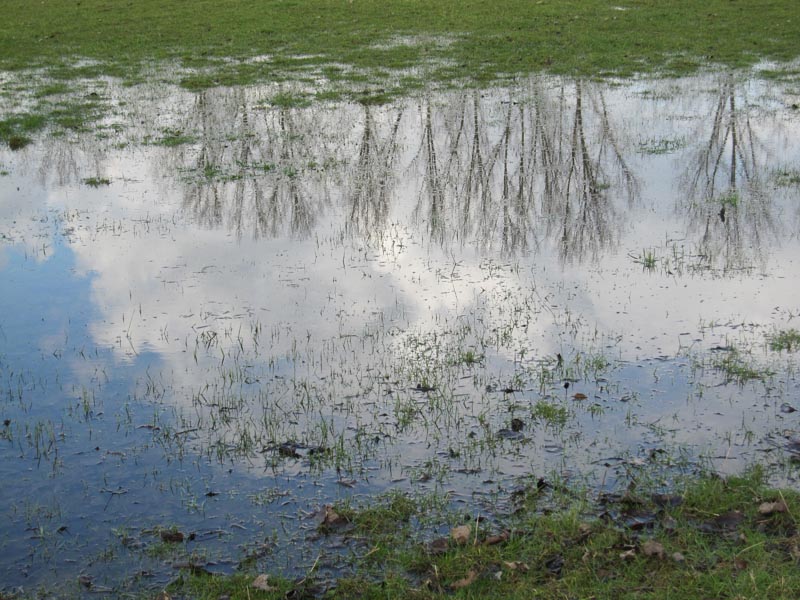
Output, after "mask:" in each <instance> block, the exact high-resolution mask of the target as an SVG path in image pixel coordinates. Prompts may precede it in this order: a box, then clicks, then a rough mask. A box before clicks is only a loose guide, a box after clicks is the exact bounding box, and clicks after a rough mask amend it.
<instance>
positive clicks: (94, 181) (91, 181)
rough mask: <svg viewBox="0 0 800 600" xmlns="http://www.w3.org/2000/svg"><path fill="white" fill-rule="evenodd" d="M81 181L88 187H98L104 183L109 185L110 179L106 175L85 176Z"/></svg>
mask: <svg viewBox="0 0 800 600" xmlns="http://www.w3.org/2000/svg"><path fill="white" fill-rule="evenodd" d="M83 183H84V184H86V185H88V186H89V187H93V188H98V187H101V186H104V185H111V180H110V179H108V178H106V177H86V178H85V179H84V180H83Z"/></svg>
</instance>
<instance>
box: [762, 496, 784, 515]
mask: <svg viewBox="0 0 800 600" xmlns="http://www.w3.org/2000/svg"><path fill="white" fill-rule="evenodd" d="M788 510H789V507H788V506H786V502H785V501H783V500H778V501H777V502H763V503H761V504H760V505H759V507H758V512H759V514H762V515H765V516H768V515H772V514H774V513H784V512H787V511H788Z"/></svg>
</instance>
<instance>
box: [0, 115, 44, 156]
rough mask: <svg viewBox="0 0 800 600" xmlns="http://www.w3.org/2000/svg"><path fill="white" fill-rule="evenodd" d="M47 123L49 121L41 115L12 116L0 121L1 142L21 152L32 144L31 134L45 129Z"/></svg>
mask: <svg viewBox="0 0 800 600" xmlns="http://www.w3.org/2000/svg"><path fill="white" fill-rule="evenodd" d="M46 123H47V119H46V118H45V116H44V115H41V114H36V113H25V114H18V115H12V116H10V117H7V118H5V119H2V120H0V141H3V142H5V143H6V144H7V145H8V147H9V148H11V149H12V150H20V149H22V148H24V147H25V146H27V145H28V144H29V143H30V142H31V138H30V134H33V133H36V132H37V131H40V130H41V129H43V128H44V126H45V125H46Z"/></svg>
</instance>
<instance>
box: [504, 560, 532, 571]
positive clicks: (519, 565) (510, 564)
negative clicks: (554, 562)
mask: <svg viewBox="0 0 800 600" xmlns="http://www.w3.org/2000/svg"><path fill="white" fill-rule="evenodd" d="M503 565H504V566H505V568H506V569H508V570H509V571H521V572H522V573H527V572H528V571H529V570H530V567H529V566H528V565H527V564H525V563H524V562H522V561H519V560H513V561H503Z"/></svg>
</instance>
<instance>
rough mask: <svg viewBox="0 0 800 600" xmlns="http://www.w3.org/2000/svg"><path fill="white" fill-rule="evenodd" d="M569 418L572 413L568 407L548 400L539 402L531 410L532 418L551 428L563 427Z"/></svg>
mask: <svg viewBox="0 0 800 600" xmlns="http://www.w3.org/2000/svg"><path fill="white" fill-rule="evenodd" d="M569 417H570V412H569V409H568V408H567V407H565V406H561V405H559V404H555V403H552V402H547V401H546V400H538V401H537V402H536V404H534V405H533V408H532V409H531V418H533V419H535V420H537V421H539V422H541V423H544V424H545V425H550V426H551V427H563V426H564V425H566V424H567V421H568V420H569Z"/></svg>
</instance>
